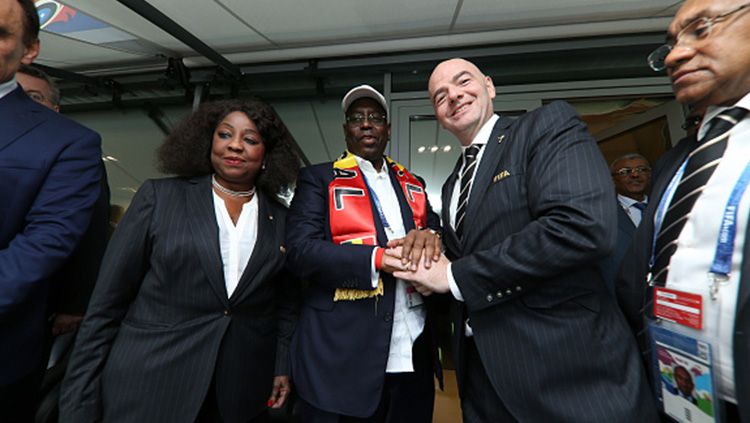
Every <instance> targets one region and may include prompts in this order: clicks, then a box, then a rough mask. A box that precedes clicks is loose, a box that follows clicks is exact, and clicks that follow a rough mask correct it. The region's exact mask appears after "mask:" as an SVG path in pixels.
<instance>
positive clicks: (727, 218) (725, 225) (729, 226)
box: [710, 162, 750, 280]
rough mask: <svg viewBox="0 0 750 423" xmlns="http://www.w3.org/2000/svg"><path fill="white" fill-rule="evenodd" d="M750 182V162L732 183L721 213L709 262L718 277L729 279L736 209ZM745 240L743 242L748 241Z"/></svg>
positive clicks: (735, 228)
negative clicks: (717, 232)
mask: <svg viewBox="0 0 750 423" xmlns="http://www.w3.org/2000/svg"><path fill="white" fill-rule="evenodd" d="M749 183H750V162H748V163H747V165H745V170H744V171H743V172H742V175H740V179H739V180H738V181H737V183H736V184H735V185H734V188H733V189H732V194H731V195H730V196H729V200H728V201H727V205H726V207H725V208H724V213H723V214H722V215H721V228H720V229H719V239H718V240H717V241H716V253H715V254H714V260H713V263H712V264H711V271H710V272H711V273H712V274H713V275H716V276H719V277H720V278H722V279H724V280H727V279H729V271H730V270H731V268H732V254H733V253H734V239H735V236H736V235H737V209H738V208H739V205H740V200H742V195H743V194H744V193H745V190H746V189H747V186H748V184H749ZM748 241H749V240H746V241H745V242H748Z"/></svg>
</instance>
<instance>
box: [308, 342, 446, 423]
mask: <svg viewBox="0 0 750 423" xmlns="http://www.w3.org/2000/svg"><path fill="white" fill-rule="evenodd" d="M412 357H413V358H412V360H413V362H414V372H410V373H386V375H385V382H384V383H383V393H382V394H381V396H380V403H379V404H378V407H377V409H376V410H375V413H374V414H373V415H372V416H369V417H365V418H359V417H352V416H344V415H340V414H334V413H329V412H327V411H324V410H321V409H319V408H316V407H315V406H313V405H312V404H310V403H308V402H306V401H304V400H303V399H302V398H298V400H297V411H298V414H299V416H300V418H301V421H302V422H303V423H401V422H403V423H430V422H432V411H433V408H434V406H435V379H434V376H433V368H432V355H431V349H430V337H429V335H426V334H425V333H424V332H423V333H422V334H421V335H420V336H419V337H417V339H416V340H415V342H414V346H413V347H412ZM342 389H345V388H342Z"/></svg>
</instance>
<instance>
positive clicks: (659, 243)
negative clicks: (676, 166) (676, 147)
mask: <svg viewBox="0 0 750 423" xmlns="http://www.w3.org/2000/svg"><path fill="white" fill-rule="evenodd" d="M745 115H747V110H746V109H743V108H740V107H735V108H732V109H728V110H725V111H724V112H722V113H721V114H719V115H718V116H716V117H715V118H713V119H711V128H710V129H709V130H708V132H707V133H706V136H705V137H703V138H702V139H701V141H700V142H699V145H698V148H696V149H695V150H693V151H692V152H691V153H690V154H689V155H688V159H687V164H686V165H685V170H684V172H683V173H682V178H681V179H680V183H679V184H677V187H676V189H675V192H674V195H673V196H672V200H671V201H670V203H669V207H668V208H667V211H666V213H665V214H664V220H663V222H662V224H661V229H660V230H659V234H658V235H657V237H656V245H655V248H654V267H653V268H652V269H651V274H652V275H653V280H654V282H655V283H656V284H657V285H660V286H664V284H665V283H666V281H667V273H668V271H669V261H670V259H671V258H672V255H673V254H674V252H675V250H677V238H678V237H679V235H680V232H682V228H683V227H684V226H685V222H686V221H687V219H688V217H689V216H690V211H691V210H692V208H693V205H694V204H695V201H696V200H697V199H698V197H699V196H700V194H701V193H702V192H703V189H704V188H705V186H706V182H708V180H709V179H710V178H711V175H712V174H713V173H714V170H715V169H716V166H718V165H719V162H720V161H721V156H722V155H723V154H724V150H726V148H727V140H728V139H729V130H730V129H732V127H734V125H736V124H737V122H739V121H741V120H742V119H743V118H744V117H745Z"/></svg>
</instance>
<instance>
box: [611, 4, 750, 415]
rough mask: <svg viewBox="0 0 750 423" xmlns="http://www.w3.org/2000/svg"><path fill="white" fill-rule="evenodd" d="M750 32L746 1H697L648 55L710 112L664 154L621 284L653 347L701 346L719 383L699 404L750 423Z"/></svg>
mask: <svg viewBox="0 0 750 423" xmlns="http://www.w3.org/2000/svg"><path fill="white" fill-rule="evenodd" d="M748 34H750V3H748V2H747V1H746V0H745V1H739V0H722V1H709V0H688V1H686V2H685V3H684V4H683V5H682V7H681V8H680V9H679V11H678V12H677V14H676V15H675V17H674V19H673V21H672V23H671V24H670V25H669V28H668V31H667V43H666V44H664V45H663V46H661V47H659V48H658V49H656V50H655V51H654V52H653V53H652V54H651V55H649V57H648V63H649V65H650V66H651V67H652V68H653V69H654V70H657V71H661V70H665V69H666V71H667V75H668V76H669V78H670V79H671V81H672V88H673V90H674V93H675V97H676V98H677V100H679V101H680V102H682V103H685V104H687V105H690V106H691V107H693V108H694V109H695V110H700V111H703V110H704V109H705V115H704V117H703V120H702V122H701V124H700V127H699V128H698V131H697V134H696V137H689V138H687V139H685V140H683V141H681V142H680V143H679V144H678V145H677V146H675V147H674V148H672V149H671V150H670V151H668V152H667V153H666V154H665V156H664V157H663V158H662V159H660V162H659V163H660V165H659V166H658V169H656V170H655V171H654V179H653V189H652V191H651V201H650V202H649V206H648V207H647V208H646V211H645V213H644V216H643V221H642V223H641V226H640V227H639V229H638V231H637V233H636V235H635V237H634V240H633V244H632V246H631V249H630V251H628V253H627V254H626V256H625V258H624V260H623V265H622V271H621V272H620V275H619V277H618V284H617V286H618V297H619V300H620V304H621V307H622V309H623V310H624V311H625V314H626V316H627V317H628V320H629V321H630V323H631V325H632V326H633V329H634V331H635V332H636V333H637V334H639V335H641V337H640V341H641V343H642V346H643V347H644V349H645V350H647V349H648V348H649V347H650V346H652V345H653V344H652V341H654V340H656V341H659V340H660V339H662V340H664V339H667V338H669V337H671V338H673V339H682V340H684V342H683V343H682V344H683V345H688V344H692V345H699V346H701V350H702V351H703V352H704V353H703V354H702V358H703V359H704V360H705V361H706V363H705V365H704V367H702V368H701V370H700V374H702V375H709V376H708V377H707V378H706V380H713V381H714V382H715V383H712V384H710V385H708V386H704V389H703V392H702V393H701V395H699V398H698V402H699V403H700V401H701V398H708V399H709V400H710V401H711V404H712V408H713V409H715V410H717V413H718V414H719V415H721V416H723V418H724V419H725V420H726V421H740V419H741V420H742V421H750V259H748V260H744V258H745V256H748V257H750V242H748V240H749V239H750V232H748V227H750V225H748V223H749V222H748V214H749V213H750V195H748V194H747V192H746V191H747V189H746V188H747V185H748V179H750V166H748V162H750V116H748V109H750V43H748ZM654 298H656V301H654ZM685 304H692V305H691V306H689V307H687V308H685V307H682V306H683V305H685ZM644 314H645V316H646V317H647V318H648V319H647V322H646V323H647V324H644V319H643V317H644ZM646 357H647V358H649V359H652V358H654V356H652V355H651V354H646ZM651 364H652V365H655V364H656V363H653V362H652V363H651ZM706 368H707V369H708V370H706ZM656 380H659V379H658V378H657V379H656ZM655 388H656V389H655V390H656V393H657V394H659V395H660V396H661V397H662V399H663V401H662V405H663V410H664V412H665V413H666V414H668V415H670V416H672V417H673V418H676V419H678V420H682V419H684V416H685V414H684V411H685V410H686V409H688V410H689V411H693V412H694V411H695V410H694V409H691V407H692V406H691V405H689V404H680V403H679V402H677V403H676V402H674V401H673V400H674V396H672V395H671V394H670V393H669V392H668V391H667V390H666V388H664V387H663V386H662V385H658V386H655ZM674 404H680V406H679V407H675V406H674Z"/></svg>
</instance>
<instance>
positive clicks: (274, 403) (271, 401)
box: [268, 376, 292, 408]
mask: <svg viewBox="0 0 750 423" xmlns="http://www.w3.org/2000/svg"><path fill="white" fill-rule="evenodd" d="M291 391H292V383H291V382H290V381H289V376H274V378H273V391H271V397H270V398H268V406H269V407H271V408H281V407H282V406H283V405H284V402H285V401H286V399H287V398H288V397H289V393H290V392H291Z"/></svg>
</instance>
